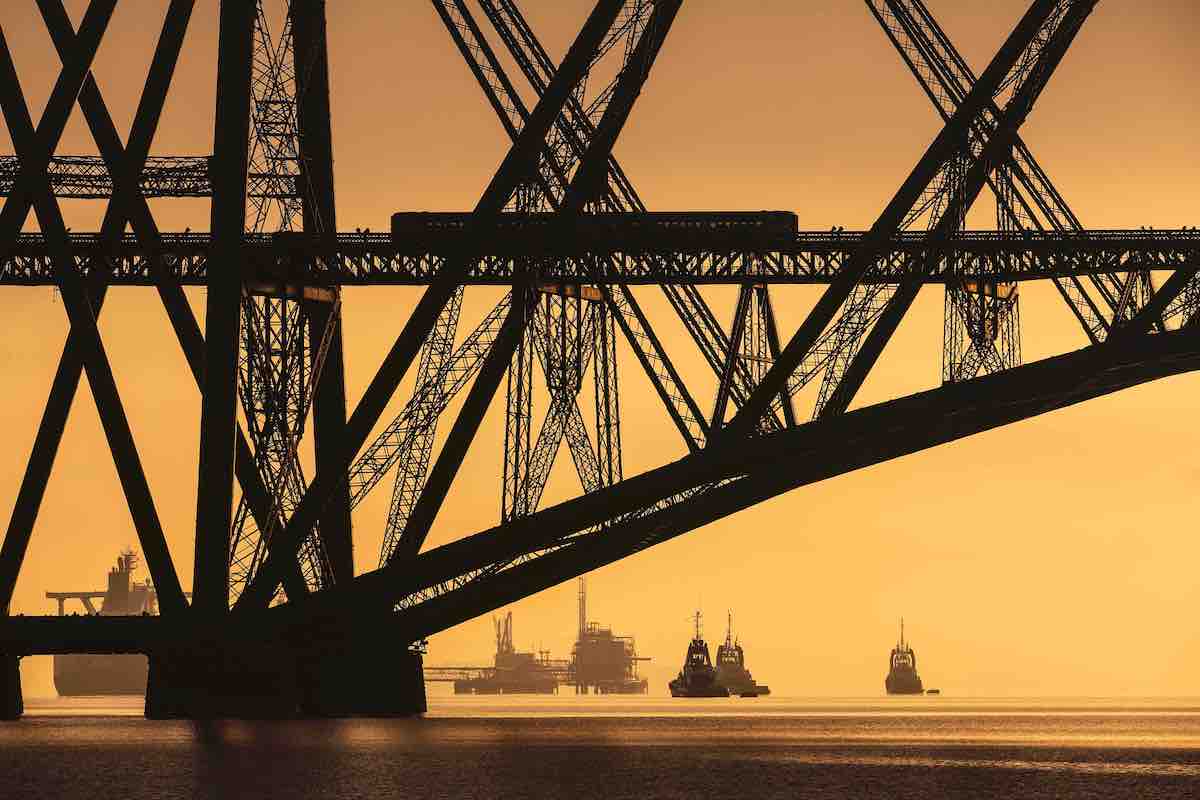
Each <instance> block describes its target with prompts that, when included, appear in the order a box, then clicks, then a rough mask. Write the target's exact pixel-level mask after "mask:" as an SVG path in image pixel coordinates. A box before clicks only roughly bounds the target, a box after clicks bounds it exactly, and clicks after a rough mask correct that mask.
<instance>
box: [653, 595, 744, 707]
mask: <svg viewBox="0 0 1200 800" xmlns="http://www.w3.org/2000/svg"><path fill="white" fill-rule="evenodd" d="M667 686H668V687H669V688H670V690H671V697H728V696H729V690H728V689H726V688H725V687H724V686H722V685H721V684H719V683H717V671H716V670H715V669H713V665H712V659H710V658H709V655H708V643H707V642H705V641H704V637H703V636H701V635H700V612H699V611H697V612H696V635H695V636H694V637H692V641H691V643H690V644H689V645H688V651H687V658H685V659H684V661H683V669H681V670H679V675H678V676H677V677H676V678H675V680H673V681H671V682H670V683H669V684H667Z"/></svg>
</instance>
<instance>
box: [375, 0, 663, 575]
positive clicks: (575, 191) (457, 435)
mask: <svg viewBox="0 0 1200 800" xmlns="http://www.w3.org/2000/svg"><path fill="white" fill-rule="evenodd" d="M679 2H680V0H671V1H670V2H667V3H666V4H664V5H659V6H656V7H655V10H654V13H653V16H652V19H651V22H650V23H649V24H648V25H647V27H646V30H645V31H644V32H643V34H642V37H641V39H640V41H639V42H638V44H637V48H636V50H635V52H634V54H633V56H632V57H631V59H630V63H629V64H627V65H626V68H625V69H624V70H623V71H622V72H621V75H620V77H619V78H618V81H617V87H616V90H615V91H614V93H613V97H612V101H611V103H610V104H609V105H608V107H607V108H606V109H605V111H604V116H603V117H602V118H601V120H600V124H599V125H598V126H597V136H596V137H595V139H594V140H593V141H592V142H591V143H590V145H589V147H588V149H587V151H586V152H585V153H584V155H583V157H582V158H581V159H580V163H579V168H578V169H577V170H576V172H575V174H574V176H573V177H572V179H571V183H570V185H569V187H568V188H567V192H566V195H565V197H564V198H563V201H562V205H561V206H560V207H559V209H558V212H557V213H558V214H560V215H564V216H573V215H576V214H579V213H581V212H582V211H583V209H584V205H585V204H586V203H587V202H588V201H589V200H591V198H592V193H593V191H594V187H595V186H596V185H597V182H596V181H597V176H598V173H597V170H598V169H601V168H603V167H604V166H605V165H607V163H608V158H609V155H610V154H611V153H612V148H613V145H614V144H615V143H616V139H617V137H618V136H619V135H620V132H621V130H622V129H623V128H624V126H625V123H626V121H627V120H628V118H629V113H630V112H631V111H632V109H633V104H634V102H635V101H636V99H637V96H638V94H639V93H640V91H641V87H642V85H643V83H644V82H645V80H646V78H647V77H648V75H649V71H650V67H651V66H652V65H653V63H654V59H655V58H656V57H657V55H658V51H659V49H660V48H661V46H662V42H663V40H664V38H665V36H666V33H667V31H668V30H670V27H671V23H672V22H673V21H674V17H675V14H676V12H677V11H678V9H679ZM619 5H620V4H618V5H617V9H616V10H619ZM613 20H615V14H614V15H613V17H612V18H611V19H610V20H609V23H608V26H607V27H606V29H605V30H606V31H607V30H608V28H611V26H612V22H613ZM595 49H596V48H595V46H593V47H592V48H591V50H590V52H593V53H594V52H595ZM569 58H570V56H569V55H568V59H569ZM589 60H590V59H589ZM564 63H565V62H564ZM633 67H640V69H638V68H633ZM563 72H564V69H561V68H560V70H559V72H558V74H557V75H556V76H555V80H558V79H559V76H561V75H562V74H563ZM577 83H578V78H577V77H574V76H572V77H571V85H572V86H574V85H575V84H577ZM550 95H551V92H549V91H547V93H546V94H545V95H543V97H542V102H543V103H544V102H545V98H546V97H549V96H550ZM565 99H566V98H564V102H565ZM540 105H541V103H539V106H540ZM561 108H562V104H559V106H558V109H559V111H561ZM535 113H536V112H535ZM556 116H557V115H556ZM527 127H528V126H527ZM526 291H528V290H526ZM514 294H515V292H514ZM515 300H516V298H515V297H514V303H513V309H512V314H511V316H510V319H511V320H512V329H513V332H512V335H506V332H502V333H501V336H500V338H499V339H498V340H497V342H496V345H495V346H494V347H493V348H492V352H490V353H488V356H487V358H486V359H485V361H484V364H483V367H482V368H481V369H480V374H479V377H477V378H476V380H475V384H474V385H473V386H472V387H471V391H470V393H469V394H468V395H467V400H466V403H465V404H464V408H463V410H462V412H461V413H460V414H459V417H458V419H457V420H456V421H455V423H454V427H453V428H452V429H451V431H450V435H449V438H448V439H447V441H446V444H445V446H444V447H443V448H442V452H441V453H440V454H439V455H438V459H437V462H436V463H435V464H434V467H433V471H432V472H431V473H430V476H429V480H428V481H427V482H426V484H425V490H424V492H423V493H422V496H421V499H420V500H418V501H417V505H416V507H415V508H414V509H413V514H412V516H411V517H410V518H409V521H408V525H407V526H406V527H405V531H404V533H403V534H402V535H401V537H400V543H399V545H398V547H397V549H396V552H395V553H393V555H392V560H395V559H396V557H397V556H400V557H404V556H407V557H410V558H411V557H412V556H414V555H416V553H417V552H419V551H420V549H421V546H422V544H424V541H425V538H426V536H428V534H429V530H430V528H431V527H432V526H433V520H434V518H435V517H436V516H437V512H438V511H439V510H440V509H441V506H442V503H443V502H444V501H445V499H446V494H447V492H449V489H450V484H451V483H452V482H453V480H454V477H455V475H457V473H458V468H459V466H460V465H461V464H462V459H463V457H464V456H465V455H466V450H467V448H468V447H469V446H470V443H471V441H472V440H473V439H474V436H475V433H476V431H478V429H479V424H480V422H481V421H482V419H483V413H484V411H486V409H487V405H488V404H489V403H490V401H491V398H492V396H493V395H495V393H496V389H497V388H498V387H499V383H500V380H501V378H502V377H503V375H504V371H505V369H506V368H507V366H508V364H509V363H510V362H511V359H512V355H513V352H514V350H515V349H516V348H517V346H518V344H519V343H520V341H521V338H522V336H523V332H524V328H525V325H526V323H527V321H528V317H529V313H530V312H531V311H532V305H531V304H532V300H529V301H526V303H519V302H516V301H515ZM514 317H515V318H514ZM505 326H506V328H508V326H509V323H508V322H506V323H505Z"/></svg>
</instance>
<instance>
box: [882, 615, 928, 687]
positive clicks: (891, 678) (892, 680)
mask: <svg viewBox="0 0 1200 800" xmlns="http://www.w3.org/2000/svg"><path fill="white" fill-rule="evenodd" d="M884 687H885V688H886V689H887V693H888V694H923V693H924V691H925V687H924V685H923V684H922V683H921V676H920V675H919V674H917V654H916V653H914V652H913V649H912V646H911V645H909V644H907V643H905V641H904V620H900V641H899V642H897V643H896V646H895V647H893V648H892V654H891V656H890V657H889V659H888V674H887V679H886V680H884Z"/></svg>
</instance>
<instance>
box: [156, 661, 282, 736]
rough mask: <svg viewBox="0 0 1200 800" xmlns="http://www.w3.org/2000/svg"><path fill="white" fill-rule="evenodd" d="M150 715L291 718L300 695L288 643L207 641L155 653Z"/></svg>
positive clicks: (196, 717) (160, 716)
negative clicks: (286, 645)
mask: <svg viewBox="0 0 1200 800" xmlns="http://www.w3.org/2000/svg"><path fill="white" fill-rule="evenodd" d="M149 659H150V671H149V676H148V678H147V681H146V717H147V718H149V719H288V718H291V717H295V716H298V714H299V710H300V699H299V698H300V695H299V692H298V690H297V685H296V673H295V667H294V663H293V661H292V659H291V658H290V657H289V652H288V651H287V649H286V648H280V647H272V646H270V645H265V644H254V643H245V642H238V643H236V644H235V643H230V642H203V643H189V644H188V645H186V646H172V647H170V648H166V649H163V650H159V651H157V652H154V653H151V654H150V656H149Z"/></svg>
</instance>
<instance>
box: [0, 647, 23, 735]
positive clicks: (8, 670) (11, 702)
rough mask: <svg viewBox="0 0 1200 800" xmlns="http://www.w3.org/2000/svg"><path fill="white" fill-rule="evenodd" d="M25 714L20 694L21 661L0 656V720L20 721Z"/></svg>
mask: <svg viewBox="0 0 1200 800" xmlns="http://www.w3.org/2000/svg"><path fill="white" fill-rule="evenodd" d="M24 713H25V698H24V697H23V696H22V694H21V659H19V658H17V657H16V656H6V655H3V654H0V720H15V719H20V718H21V715H22V714H24Z"/></svg>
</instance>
